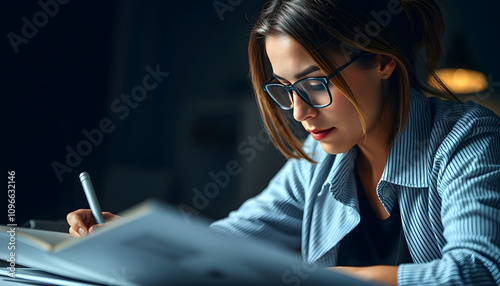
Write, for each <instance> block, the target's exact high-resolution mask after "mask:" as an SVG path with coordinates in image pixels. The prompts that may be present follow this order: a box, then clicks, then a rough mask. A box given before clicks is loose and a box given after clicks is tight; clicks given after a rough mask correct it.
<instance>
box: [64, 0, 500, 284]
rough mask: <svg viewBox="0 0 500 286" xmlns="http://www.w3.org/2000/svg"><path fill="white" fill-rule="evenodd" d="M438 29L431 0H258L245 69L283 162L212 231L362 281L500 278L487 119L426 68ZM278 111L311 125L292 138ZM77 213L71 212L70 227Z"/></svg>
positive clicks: (498, 125)
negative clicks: (295, 253) (266, 244)
mask: <svg viewBox="0 0 500 286" xmlns="http://www.w3.org/2000/svg"><path fill="white" fill-rule="evenodd" d="M443 30H444V24H443V19H442V14H441V11H440V9H439V7H438V5H437V4H436V3H435V2H434V1H431V0H427V1H426V0H412V1H410V0H385V1H382V0H380V1H373V0H370V1H367V0H366V1H362V0H323V1H313V0H283V1H277V0H271V1H268V2H267V3H266V5H265V6H264V8H263V10H262V12H261V14H260V16H259V18H258V20H257V22H256V24H255V26H254V28H253V30H252V33H251V36H250V43H249V58H250V67H251V75H252V82H253V85H254V88H255V91H256V97H257V101H258V103H259V107H260V110H261V113H262V116H263V118H264V122H265V124H266V126H267V128H268V130H269V132H270V135H271V137H272V139H273V141H274V143H275V145H276V146H277V147H278V148H279V149H280V150H281V152H282V153H283V154H285V155H286V156H287V157H289V158H290V160H288V162H287V163H286V164H285V166H284V167H283V168H282V170H281V171H280V172H279V173H278V174H277V175H276V177H275V178H274V179H273V180H272V181H271V183H270V184H269V186H268V187H267V188H266V189H265V190H264V191H263V192H262V193H261V194H260V195H258V196H257V197H255V198H252V199H250V200H248V201H247V202H245V203H244V204H243V205H242V206H241V208H240V209H239V210H237V211H235V212H232V213H231V214H230V215H229V217H228V218H225V219H222V220H220V221H217V222H215V223H213V224H212V226H211V227H212V228H213V229H215V230H217V231H220V232H224V233H228V234H231V235H235V236H240V237H255V238H261V239H266V240H270V241H273V242H275V243H279V244H282V245H287V246H289V247H291V248H298V247H301V250H302V255H303V258H304V260H305V261H306V262H307V263H318V264H320V265H323V266H325V267H335V268H336V269H339V270H344V271H347V272H349V273H352V274H353V275H357V276H358V277H361V278H365V279H369V280H373V281H378V282H385V283H390V284H400V285H437V284H439V285H459V284H470V285H480V284H481V285H483V284H484V285H492V284H498V285H500V269H499V266H500V234H499V230H500V148H499V146H500V118H498V117H497V116H496V115H494V114H493V113H492V112H491V111H489V110H487V109H485V108H482V107H480V106H478V105H476V104H473V103H457V102H456V101H458V100H456V98H455V96H454V95H453V94H452V93H451V92H450V91H449V90H448V89H447V88H446V87H445V86H444V85H443V84H442V83H441V82H440V81H439V79H438V78H437V77H436V76H435V74H434V72H433V70H434V68H436V67H437V65H438V64H439V61H440V58H441V54H442V52H441V43H440V38H441V36H442V33H443ZM423 49H425V50H424V51H425V55H426V57H425V60H420V59H419V58H418V57H417V55H418V53H419V52H421V50H423ZM270 70H272V73H271V72H270ZM428 78H433V79H434V80H435V81H436V83H437V84H438V85H440V86H441V89H439V90H438V89H435V88H432V87H430V86H429V85H428V84H427V83H426V82H427V79H428ZM442 90H444V91H442ZM424 93H425V94H427V95H429V96H430V95H432V96H434V97H427V96H425V95H424ZM436 96H437V97H436ZM438 97H441V98H443V99H448V100H441V99H439V98H438ZM287 112H291V113H292V114H293V117H294V119H295V120H297V121H298V122H300V123H301V124H302V126H303V127H304V128H305V129H306V130H307V131H309V132H310V133H311V136H309V137H308V138H307V139H306V140H305V142H304V143H302V142H301V141H300V140H299V139H297V138H296V137H295V136H294V133H292V131H291V129H290V127H289V125H288V123H287V122H286V120H285V119H286V116H285V115H284V114H286V113H287ZM106 216H107V218H111V217H113V215H112V214H110V213H106ZM89 218H91V214H90V211H89V210H78V211H75V212H73V213H70V214H69V215H68V222H69V223H70V225H71V228H70V233H71V234H72V235H73V236H79V234H78V232H77V230H79V229H80V230H81V232H82V234H83V235H84V234H85V233H86V232H87V229H88V228H89V227H90V226H91V225H92V224H93V223H94V222H93V221H92V220H91V219H89Z"/></svg>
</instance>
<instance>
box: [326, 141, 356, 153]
mask: <svg viewBox="0 0 500 286" xmlns="http://www.w3.org/2000/svg"><path fill="white" fill-rule="evenodd" d="M319 144H320V145H321V148H323V150H324V151H325V152H326V153H328V154H332V155H337V154H341V153H345V152H347V151H349V150H350V149H351V148H352V147H353V146H354V145H352V146H350V145H349V146H347V145H337V144H332V143H326V142H320V143H319Z"/></svg>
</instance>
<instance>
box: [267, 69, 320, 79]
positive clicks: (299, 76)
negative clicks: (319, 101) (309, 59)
mask: <svg viewBox="0 0 500 286" xmlns="http://www.w3.org/2000/svg"><path fill="white" fill-rule="evenodd" d="M315 71H319V67H317V66H310V67H308V68H306V69H305V70H303V71H301V72H299V73H298V74H296V75H295V78H296V79H300V78H302V77H304V76H306V75H308V74H310V73H312V72H315ZM273 76H274V77H275V78H278V79H281V80H286V79H285V78H283V77H281V76H279V75H277V74H275V73H273Z"/></svg>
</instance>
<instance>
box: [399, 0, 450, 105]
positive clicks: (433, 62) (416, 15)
mask: <svg viewBox="0 0 500 286" xmlns="http://www.w3.org/2000/svg"><path fill="white" fill-rule="evenodd" d="M401 4H402V6H403V9H404V11H405V12H406V15H407V17H408V20H409V22H410V27H411V35H412V37H411V38H412V45H413V47H414V51H415V52H418V51H420V50H421V49H425V55H426V64H425V80H428V79H429V80H431V81H434V82H435V83H436V84H437V86H438V87H439V88H440V89H441V90H442V91H440V90H437V89H435V88H432V87H430V86H429V84H428V83H427V82H418V81H417V87H418V88H420V89H422V90H423V91H426V92H428V93H430V94H433V95H437V96H439V97H443V98H447V99H451V100H454V101H459V99H458V98H457V97H456V96H455V95H454V94H453V92H452V91H451V90H450V89H449V88H448V87H447V86H446V85H445V84H444V83H443V82H442V81H441V79H440V78H439V77H438V76H437V75H436V73H435V69H436V68H437V67H438V66H439V64H440V62H441V58H442V56H443V48H442V45H441V38H442V37H443V34H444V30H445V27H444V21H443V14H442V12H441V9H440V8H439V5H438V3H436V1H434V0H401ZM443 91H444V92H443Z"/></svg>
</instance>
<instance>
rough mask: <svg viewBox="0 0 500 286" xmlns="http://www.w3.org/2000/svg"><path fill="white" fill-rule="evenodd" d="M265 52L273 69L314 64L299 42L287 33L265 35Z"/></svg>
mask: <svg viewBox="0 0 500 286" xmlns="http://www.w3.org/2000/svg"><path fill="white" fill-rule="evenodd" d="M266 52H267V56H268V58H269V61H270V62H271V65H272V67H273V70H274V71H278V70H281V69H283V71H285V70H289V69H298V68H299V69H300V68H303V67H306V66H311V65H315V64H316V63H315V62H314V60H313V59H312V58H311V56H309V55H308V54H307V53H306V52H305V51H304V49H303V48H302V47H301V46H300V44H299V43H298V42H297V41H296V40H295V39H293V38H292V37H290V36H288V35H283V34H280V35H273V36H267V37H266Z"/></svg>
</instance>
